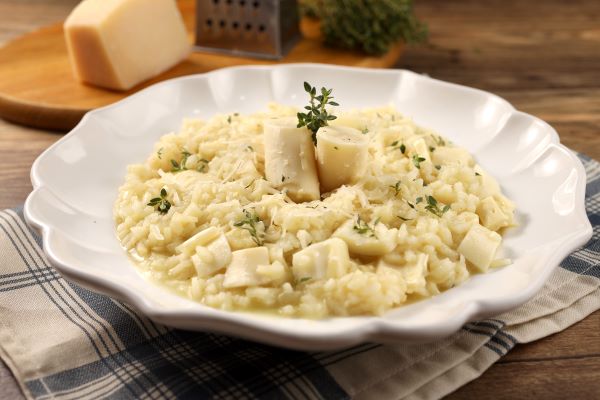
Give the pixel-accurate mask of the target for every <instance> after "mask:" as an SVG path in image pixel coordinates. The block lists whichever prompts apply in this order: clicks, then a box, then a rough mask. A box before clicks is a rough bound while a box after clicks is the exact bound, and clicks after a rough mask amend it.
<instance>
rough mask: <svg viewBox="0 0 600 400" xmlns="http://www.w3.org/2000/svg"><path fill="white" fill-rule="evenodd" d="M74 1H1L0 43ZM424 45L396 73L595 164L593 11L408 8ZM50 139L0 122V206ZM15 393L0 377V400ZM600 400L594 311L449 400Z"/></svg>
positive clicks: (1, 371)
mask: <svg viewBox="0 0 600 400" xmlns="http://www.w3.org/2000/svg"><path fill="white" fill-rule="evenodd" d="M77 2H78V1H77V0H0V43H3V42H6V41H7V40H9V39H11V38H14V37H17V36H18V35H20V34H23V33H25V32H28V31H31V30H34V29H36V28H38V27H40V26H44V25H47V24H50V23H53V22H58V21H60V20H61V19H63V18H64V17H65V16H66V15H67V14H68V11H69V10H70V9H71V8H72V7H73V5H74V4H76V3H77ZM416 4H417V13H418V14H419V15H420V16H421V18H422V19H423V20H425V21H427V22H428V24H429V27H430V33H431V40H430V44H429V45H426V46H420V47H414V48H410V49H409V50H407V52H406V54H405V56H404V57H403V58H402V59H401V62H400V63H399V65H398V66H399V67H402V68H408V69H412V70H414V71H416V72H421V73H427V74H429V75H431V76H433V77H435V78H439V79H444V80H449V81H453V82H456V83H460V84H465V85H469V86H474V87H478V88H481V89H485V90H490V91H493V92H495V93H497V94H499V95H500V96H502V97H504V98H506V99H507V100H509V101H510V102H512V103H513V104H514V105H515V106H516V107H517V108H519V109H521V110H523V111H526V112H529V113H531V114H534V115H537V116H538V117H541V118H543V119H545V120H546V121H548V122H549V123H550V124H552V125H553V126H554V127H555V128H556V129H557V130H558V132H559V134H560V137H561V141H562V142H563V143H565V144H567V145H568V146H569V147H571V148H573V149H575V150H578V151H582V152H584V153H586V154H587V155H589V156H591V157H594V158H595V159H598V160H600V23H599V22H598V21H600V2H598V1H597V0H585V1H584V0H577V1H569V2H564V1H560V0H545V1H543V2H532V1H529V0H445V1H439V0H416ZM60 137H61V135H59V134H54V133H49V132H44V131H39V130H34V129H28V128H23V127H19V126H16V125H12V124H10V123H7V122H4V121H1V120H0V186H1V187H2V188H4V190H2V191H0V207H2V208H6V207H14V206H17V205H19V204H22V203H23V201H24V199H25V197H26V196H27V194H28V193H29V191H30V190H31V186H30V183H29V179H28V176H29V168H30V166H31V163H32V162H33V160H34V159H35V157H36V156H37V155H38V154H39V153H41V152H42V151H43V150H44V149H45V148H46V147H48V146H49V145H50V144H51V143H53V142H55V141H56V140H58V139H59V138H60ZM17 393H19V391H18V388H17V386H15V384H14V380H13V379H12V377H11V376H10V373H7V371H6V369H5V367H4V368H0V398H2V399H4V398H7V399H12V398H16V397H15V396H16V394H17ZM520 398H530V399H564V398H567V399H568V398H571V399H597V398H600V312H598V311H597V312H595V313H594V314H592V315H590V316H589V317H587V318H586V319H584V320H583V321H581V322H579V323H577V324H575V325H573V326H572V327H570V328H569V329H567V330H565V331H563V332H560V333H557V334H555V335H552V336H550V337H548V338H544V339H542V340H539V341H537V342H534V343H530V344H526V345H519V346H517V347H516V348H515V349H513V350H512V351H511V352H510V353H509V354H508V355H507V356H506V357H504V358H503V359H502V360H500V361H499V362H498V363H497V364H495V365H494V366H492V367H491V368H490V369H489V370H488V371H486V372H485V373H484V374H483V375H482V376H481V377H480V378H478V379H476V380H475V381H473V382H471V383H469V384H467V385H465V386H464V387H462V388H461V389H459V390H458V391H456V392H455V393H453V394H451V395H450V396H448V399H520Z"/></svg>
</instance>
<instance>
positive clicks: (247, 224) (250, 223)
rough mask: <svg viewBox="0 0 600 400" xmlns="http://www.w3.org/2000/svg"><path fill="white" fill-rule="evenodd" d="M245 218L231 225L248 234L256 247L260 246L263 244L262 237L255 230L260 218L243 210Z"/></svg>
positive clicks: (254, 213)
mask: <svg viewBox="0 0 600 400" xmlns="http://www.w3.org/2000/svg"><path fill="white" fill-rule="evenodd" d="M243 211H244V216H245V218H243V219H241V220H240V221H238V222H236V223H235V224H233V226H235V227H238V228H240V229H244V230H246V231H248V233H250V236H252V240H253V241H254V243H256V245H257V246H262V245H263V244H264V241H263V238H262V235H261V234H260V233H259V232H258V230H257V229H256V225H257V224H258V223H259V222H260V218H258V215H256V212H250V211H248V210H243Z"/></svg>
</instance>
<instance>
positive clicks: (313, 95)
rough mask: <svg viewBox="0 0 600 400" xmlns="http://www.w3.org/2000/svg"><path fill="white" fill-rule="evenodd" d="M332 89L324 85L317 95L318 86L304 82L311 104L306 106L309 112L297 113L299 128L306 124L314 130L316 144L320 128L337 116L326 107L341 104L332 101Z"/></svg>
mask: <svg viewBox="0 0 600 400" xmlns="http://www.w3.org/2000/svg"><path fill="white" fill-rule="evenodd" d="M332 90H333V89H325V88H324V87H322V88H321V94H320V95H317V88H316V87H314V86H311V85H310V83H308V82H304V91H306V93H308V94H309V95H310V105H308V106H305V107H304V109H305V110H307V111H308V112H306V113H302V112H299V113H298V114H297V115H298V128H301V127H303V126H306V127H307V128H308V129H309V130H310V131H311V132H312V140H313V143H314V144H315V145H316V144H317V131H318V130H319V128H321V127H323V126H327V125H328V122H329V121H333V120H334V119H336V118H337V117H336V116H335V115H331V114H329V113H328V112H327V110H326V109H325V107H326V106H328V105H330V106H339V104H338V103H336V102H335V101H332V99H333V96H332V95H331V92H332Z"/></svg>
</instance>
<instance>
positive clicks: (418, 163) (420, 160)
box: [412, 154, 425, 169]
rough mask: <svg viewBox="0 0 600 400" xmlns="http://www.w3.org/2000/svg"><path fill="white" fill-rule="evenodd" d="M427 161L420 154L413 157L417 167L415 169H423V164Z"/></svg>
mask: <svg viewBox="0 0 600 400" xmlns="http://www.w3.org/2000/svg"><path fill="white" fill-rule="evenodd" d="M423 161H425V159H424V158H423V157H420V156H419V155H418V154H415V155H413V157H412V162H413V164H414V165H415V167H417V168H419V169H421V163H422V162H423Z"/></svg>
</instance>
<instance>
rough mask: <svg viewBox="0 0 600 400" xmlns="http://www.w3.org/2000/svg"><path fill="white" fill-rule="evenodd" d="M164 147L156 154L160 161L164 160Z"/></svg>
mask: <svg viewBox="0 0 600 400" xmlns="http://www.w3.org/2000/svg"><path fill="white" fill-rule="evenodd" d="M163 149H164V148H163V147H161V148H160V149H158V151H157V152H156V155H157V157H158V159H159V160H162V152H163Z"/></svg>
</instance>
